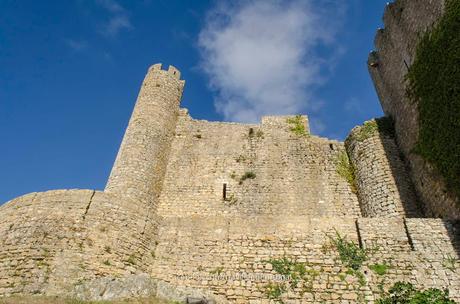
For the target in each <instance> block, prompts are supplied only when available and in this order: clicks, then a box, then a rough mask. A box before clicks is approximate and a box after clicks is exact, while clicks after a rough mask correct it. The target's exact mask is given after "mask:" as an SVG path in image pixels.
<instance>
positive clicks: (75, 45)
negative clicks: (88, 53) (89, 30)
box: [64, 38, 88, 52]
mask: <svg viewBox="0 0 460 304" xmlns="http://www.w3.org/2000/svg"><path fill="white" fill-rule="evenodd" d="M64 42H65V44H66V45H67V46H68V47H69V48H70V49H71V50H72V51H75V52H80V51H84V50H86V49H87V48H88V42H86V41H84V40H75V39H70V38H69V39H65V40H64Z"/></svg>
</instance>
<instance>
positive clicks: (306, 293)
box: [151, 216, 460, 303]
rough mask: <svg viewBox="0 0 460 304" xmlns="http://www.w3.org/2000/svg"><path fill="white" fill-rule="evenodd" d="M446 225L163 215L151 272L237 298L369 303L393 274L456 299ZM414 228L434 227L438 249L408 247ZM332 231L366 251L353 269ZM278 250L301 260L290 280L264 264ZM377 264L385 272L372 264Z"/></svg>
mask: <svg viewBox="0 0 460 304" xmlns="http://www.w3.org/2000/svg"><path fill="white" fill-rule="evenodd" d="M449 225H451V224H450V223H449V222H442V221H440V220H429V221H426V220H425V219H410V222H409V221H408V220H407V222H406V221H404V220H403V219H391V218H387V219H382V218H379V219H376V218H360V219H358V220H356V219H353V218H313V219H309V218H307V217H302V216H300V217H293V218H291V219H290V220H289V221H288V222H286V221H283V220H280V219H277V218H276V217H259V218H257V219H254V218H245V217H238V218H235V217H212V218H211V217H200V216H195V217H185V218H167V219H165V220H164V221H163V222H162V223H161V229H160V230H159V231H160V238H159V244H158V247H157V250H156V252H155V256H156V259H155V263H154V265H153V268H152V272H151V274H152V276H153V277H155V278H157V279H160V280H162V281H164V282H167V283H168V284H171V285H174V286H178V287H180V288H184V287H185V286H186V287H188V288H196V289H200V290H207V291H209V292H212V293H214V294H215V295H217V296H220V297H223V298H225V299H226V300H228V301H230V302H236V303H268V301H269V300H270V297H271V298H272V299H273V297H274V296H279V299H282V300H283V301H285V302H287V303H320V302H323V301H324V302H327V303H364V302H367V303H373V302H374V301H375V299H377V298H379V297H380V294H381V293H382V291H383V290H386V289H387V288H388V287H389V286H391V285H393V284H394V283H395V282H397V281H406V282H412V283H414V284H415V285H417V286H418V287H421V288H428V287H437V288H449V290H450V295H451V297H453V298H454V299H456V300H460V286H457V285H456V283H457V282H459V280H460V274H459V273H458V269H459V266H460V263H459V262H458V251H455V250H454V251H453V252H452V250H451V249H452V248H453V247H452V245H451V244H452V242H450V237H449V233H451V232H453V231H451V232H448V230H442V229H441V228H442V227H453V226H449ZM430 227H432V228H430ZM420 228H423V229H425V231H426V230H427V229H428V230H427V231H429V232H430V233H431V232H434V231H437V233H433V234H432V236H425V239H432V241H425V242H428V243H430V242H437V243H439V245H440V246H439V247H436V252H439V253H441V254H438V253H434V252H432V249H430V248H431V247H430V246H423V247H420V246H419V247H417V246H415V244H416V243H417V240H418V236H417V235H419V234H420V232H418V229H420ZM414 229H415V230H414ZM430 229H431V230H430ZM451 230H452V229H451ZM336 231H337V232H339V233H340V235H342V236H346V238H347V239H348V240H352V241H354V242H355V243H356V244H358V243H359V244H362V246H363V247H364V248H366V249H367V250H368V259H367V260H366V261H365V262H364V263H363V266H362V267H361V269H359V270H358V271H352V270H351V269H350V267H347V266H345V265H344V264H343V263H342V261H341V259H340V256H339V253H338V252H337V250H336V249H335V247H334V246H332V245H331V238H330V237H332V238H336V233H337V232H336ZM449 244H450V245H449ZM444 245H445V246H444ZM449 246H450V247H449ZM422 248H423V249H422ZM447 252H451V254H454V255H453V257H455V258H457V260H455V264H454V268H453V270H451V269H450V268H451V267H449V265H447V264H446V263H445V258H444V257H443V256H446V254H447ZM284 257H285V258H288V259H289V260H290V261H292V262H294V263H297V264H302V265H303V266H304V267H305V274H304V277H303V279H301V280H299V281H298V282H297V284H293V285H291V283H292V280H291V281H283V278H282V277H280V276H279V274H278V273H277V272H276V271H275V270H274V269H273V266H272V264H271V263H269V260H271V259H275V260H278V261H281V259H282V258H284ZM376 265H377V266H380V267H383V268H384V270H385V273H384V274H381V273H380V274H379V273H377V272H376V270H373V269H375V268H376ZM421 272H425V273H424V274H423V275H422V274H421ZM270 288H271V289H270ZM277 288H281V289H280V290H281V291H280V290H278V291H280V293H279V294H277ZM277 299H278V298H277Z"/></svg>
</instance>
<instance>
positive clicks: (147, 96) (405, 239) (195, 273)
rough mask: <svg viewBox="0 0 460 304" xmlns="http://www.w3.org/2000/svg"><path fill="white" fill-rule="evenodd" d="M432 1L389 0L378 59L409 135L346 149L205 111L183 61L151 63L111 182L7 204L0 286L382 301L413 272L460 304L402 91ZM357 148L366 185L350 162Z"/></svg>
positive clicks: (455, 255) (275, 121)
mask: <svg viewBox="0 0 460 304" xmlns="http://www.w3.org/2000/svg"><path fill="white" fill-rule="evenodd" d="M422 2H426V3H423V6H425V7H426V6H427V3H431V4H433V7H432V8H427V9H425V8H422V4H421V3H422ZM422 2H419V1H417V2H414V1H412V2H411V1H408V0H406V1H403V0H401V1H399V2H397V3H396V4H392V5H390V6H389V8H388V9H387V12H386V14H385V23H386V25H387V29H385V30H383V31H380V32H379V34H378V37H377V48H378V53H373V55H372V56H373V57H372V56H371V58H370V65H372V66H374V68H375V67H376V65H375V64H373V62H374V61H376V60H377V59H378V60H377V61H376V62H378V64H377V69H378V72H376V71H377V69H376V71H373V72H372V73H373V78H374V80H375V82H376V87H377V89H378V91H379V95H380V97H381V99H382V104H383V105H384V108H385V112H386V113H387V114H389V115H392V116H394V118H395V122H396V141H395V139H394V138H393V137H391V136H387V135H386V134H385V133H382V132H377V133H373V134H371V136H368V137H366V138H364V139H358V137H359V136H357V133H359V132H360V130H361V128H362V127H360V128H357V129H354V130H353V132H352V134H351V136H350V137H349V139H348V140H347V143H346V145H344V143H341V142H338V141H333V140H328V139H325V138H320V137H317V136H313V135H311V134H309V127H308V119H307V118H306V116H300V117H298V116H268V117H264V118H263V119H262V121H261V123H260V124H246V125H245V124H237V123H223V122H208V121H203V120H194V119H192V118H191V117H190V116H189V115H188V113H187V110H185V109H181V110H180V109H179V102H180V99H181V95H182V89H183V85H184V82H183V81H182V80H180V73H179V71H178V70H177V69H175V68H174V67H170V68H169V69H168V71H164V70H162V69H161V65H154V66H152V67H151V68H150V70H149V72H148V74H147V76H146V78H145V80H144V83H143V84H142V88H141V91H140V94H139V98H138V100H137V103H136V106H135V109H134V111H133V115H132V117H131V120H130V122H129V125H128V128H127V130H126V134H125V136H124V139H123V142H122V144H121V147H120V151H119V153H118V156H117V159H116V161H115V164H114V168H113V170H112V173H111V175H110V178H109V181H108V183H107V187H106V189H105V191H104V192H100V191H93V190H56V191H49V192H44V193H32V194H29V195H26V196H22V197H19V198H17V199H15V200H12V201H10V202H8V203H6V204H5V205H2V206H0V296H5V295H15V294H47V295H73V296H79V297H84V298H89V299H107V298H110V297H116V295H120V294H123V293H120V292H118V293H117V292H113V290H112V289H113V286H118V287H117V288H118V291H120V290H124V291H126V290H128V291H129V292H128V293H124V295H125V296H133V295H135V294H144V295H146V294H145V293H146V292H150V293H156V294H158V295H162V296H165V297H167V298H169V299H176V300H180V301H182V302H183V301H184V300H185V297H186V296H188V295H192V294H193V295H195V294H197V293H198V294H200V293H201V294H206V295H211V296H216V297H217V298H218V299H221V300H222V302H226V301H229V302H235V303H251V304H259V303H260V304H262V303H264V304H265V303H268V302H269V301H270V299H271V300H276V299H275V298H274V293H273V292H274V291H276V290H273V287H274V286H275V285H276V286H278V287H279V286H284V287H286V289H285V290H282V292H281V293H279V294H277V295H276V296H277V298H281V299H283V300H288V302H289V303H318V302H327V303H361V302H362V303H373V302H374V301H375V299H376V298H378V297H379V296H380V295H381V294H382V292H383V291H384V290H386V289H387V288H388V287H389V286H391V285H392V284H393V283H394V282H396V281H409V282H411V283H413V284H415V285H416V286H417V287H420V288H429V287H436V288H447V289H449V291H450V294H451V297H452V298H454V299H456V300H457V301H458V300H460V286H458V282H459V281H460V273H459V271H458V269H459V266H460V262H459V257H460V245H459V239H458V238H459V235H460V227H458V224H456V223H455V222H453V221H448V220H441V219H432V218H431V219H428V218H427V219H424V218H419V217H420V215H421V212H420V210H418V208H417V197H416V195H415V194H414V192H413V191H412V185H411V180H410V178H409V177H408V173H407V172H406V170H405V164H404V162H403V158H402V157H401V156H400V151H399V148H398V145H397V144H396V143H398V144H399V146H401V147H402V151H403V153H404V155H406V158H409V161H410V164H411V168H412V174H415V173H417V172H419V171H417V170H418V169H417V165H416V164H417V163H416V157H415V156H413V155H409V154H408V151H410V147H411V146H410V144H413V143H414V137H413V136H415V135H414V134H413V133H414V131H413V130H415V129H412V130H411V129H410V128H411V127H414V123H416V120H413V119H412V116H410V114H413V111H414V108H413V107H412V106H411V105H407V104H405V103H401V104H398V103H396V101H400V100H402V98H403V97H402V95H401V94H402V93H401V92H402V90H403V88H402V86H401V83H402V82H398V81H399V80H401V79H402V77H403V71H404V70H403V69H404V68H405V64H404V65H402V64H401V62H403V63H404V60H405V59H406V57H405V56H406V55H407V56H408V54H409V55H410V54H413V53H411V52H410V51H405V52H402V51H401V50H402V44H401V41H402V39H403V38H410V39H409V40H408V41H409V42H408V44H409V45H415V42H414V41H415V40H416V39H415V38H414V35H413V32H416V31H417V30H418V29H419V25H420V22H422V21H417V20H418V19H417V18H421V19H423V18H425V19H424V20H425V21H423V22H426V25H428V24H429V23H430V22H429V20H432V21H434V20H435V19H436V16H433V12H429V11H428V10H433V11H434V12H435V13H434V15H437V14H438V13H439V12H441V11H442V5H440V4H439V3H440V2H434V1H429V0H425V1H422ZM401 8H403V9H402V10H401ZM398 14H400V15H398ZM425 15H426V16H425ZM430 18H431V19H430ZM393 19H394V20H393ZM406 19H407V20H406ZM389 20H391V21H389ZM404 20H406V21H404ZM401 22H406V23H407V24H406V23H401ZM393 24H399V25H401V24H404V25H407V26H404V27H393ZM388 33H390V34H388ZM393 40H394V41H393ZM398 41H399V42H398ZM389 42H391V43H389ZM398 43H399V44H398ZM410 49H411V48H407V50H410ZM404 50H406V48H404ZM412 50H413V49H412ZM393 53H397V54H403V55H398V56H399V57H397V56H396V58H398V60H402V61H397V59H394V58H391V55H392V54H393ZM401 56H402V57H401ZM408 60H409V59H407V60H406V63H407V62H409V61H408ZM393 70H394V71H393ZM398 71H399V72H398ZM398 77H399V78H398ZM398 94H399V95H398ZM398 98H399V99H398ZM395 100H396V101H395ZM411 111H412V112H411ZM398 113H401V115H399V116H398V115H395V114H398ZM405 118H407V119H405ZM411 132H412V133H411ZM345 146H346V147H345ZM344 153H347V154H348V156H349V158H350V160H351V163H352V164H353V166H354V167H355V173H356V176H355V177H356V182H357V193H358V195H356V194H355V193H353V186H352V185H350V184H349V181H347V180H346V178H344V177H343V176H341V175H340V174H339V173H338V163H339V159H340V157H341V155H344ZM408 155H409V156H408ZM414 164H415V165H414ZM419 173H420V172H419ZM423 174H425V173H423ZM423 174H422V179H424V181H425V180H427V179H426V176H427V175H423ZM412 177H413V178H412V180H413V181H414V182H415V185H416V189H417V190H418V192H419V193H422V194H421V196H422V200H424V201H426V199H427V195H428V194H427V193H425V192H423V191H422V192H420V191H421V190H420V189H419V188H420V186H421V184H420V183H419V182H418V180H417V179H416V178H414V175H413V176H412ZM431 181H432V180H431ZM430 186H431V184H430ZM439 189H441V188H435V193H439V192H437V191H438V190H439ZM428 197H429V198H433V197H436V194H433V196H430V195H428ZM438 198H439V197H438ZM440 201H442V202H444V203H445V204H444V206H447V207H448V206H449V205H448V199H446V198H445V197H443V198H442V199H440ZM428 206H431V205H429V203H428ZM433 208H434V207H433ZM433 210H434V209H432V210H431V213H435V212H434V211H433ZM429 215H431V214H429ZM339 235H341V236H344V237H346V240H349V241H353V242H354V244H356V246H357V248H359V249H360V250H361V249H363V250H366V251H367V255H368V258H367V259H366V260H365V261H364V262H363V265H362V267H361V268H359V269H355V270H354V271H352V270H351V269H350V266H347V265H346V263H345V262H344V261H343V260H342V257H341V256H340V253H339V252H338V250H337V248H335V246H333V241H332V240H337V238H338V236H339ZM283 258H285V259H288V260H289V261H291V262H295V263H297V264H298V265H301V266H302V267H303V269H304V270H303V271H304V273H303V278H302V280H301V281H299V282H297V283H296V284H295V283H292V280H291V283H292V284H291V283H288V282H283V281H280V280H279V279H280V278H279V277H277V276H276V275H277V273H276V271H275V270H274V269H273V265H272V264H271V263H270V262H269V261H270V260H272V262H273V259H276V260H278V261H279V260H280V259H283ZM376 265H380V266H381V265H385V273H384V274H381V273H380V274H379V273H378V272H377V271H375V266H376ZM132 278H134V279H132ZM136 278H143V279H139V280H138V279H136ZM291 279H292V278H291ZM127 282H131V283H129V284H131V285H129V286H131V287H133V286H134V287H133V288H132V289H131V287H129V286H128V285H126V284H128V283H127ZM133 282H134V283H133ZM139 282H142V284H140V285H139V284H138V283H139ZM274 284H275V285H274ZM279 284H283V285H279ZM110 286H112V287H110ZM138 286H146V287H145V290H139V289H140V287H138ZM270 286H271V288H272V290H271V293H270V292H267V288H268V287H270ZM142 288H144V287H142ZM81 290H84V292H83V293H84V294H85V295H82V293H81ZM107 290H111V291H110V292H107ZM133 290H137V291H136V292H138V293H130V292H131V291H133ZM278 291H280V290H278ZM133 292H134V291H133ZM219 301H220V300H219ZM286 303H287V302H286Z"/></svg>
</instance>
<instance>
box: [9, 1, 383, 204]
mask: <svg viewBox="0 0 460 304" xmlns="http://www.w3.org/2000/svg"><path fill="white" fill-rule="evenodd" d="M385 4H386V0H385V1H381V0H372V1H369V0H346V1H345V0H341V1H340V0H292V1H276V0H273V1H271V0H254V1H249V0H247V1H204V0H194V1H185V0H181V1H179V0H143V1H142V0H137V1H135V0H132V1H122V0H68V1H60V0H44V1H35V0H0V143H1V146H0V203H2V202H5V201H7V200H9V199H12V198H14V197H16V196H19V195H22V194H25V193H28V192H35V191H44V190H50V189H67V188H88V189H103V188H104V185H105V182H106V179H107V177H108V175H109V173H110V169H111V166H112V164H113V161H114V159H115V156H116V153H117V150H118V147H119V144H120V142H121V139H122V136H123V133H124V129H125V127H126V125H127V122H128V119H129V117H130V114H131V111H132V108H133V106H134V102H135V100H136V96H137V93H138V90H139V87H140V84H141V82H142V79H143V77H144V75H145V72H146V71H147V68H148V67H149V66H150V65H151V64H153V63H157V62H162V63H163V64H164V65H169V64H172V65H174V66H176V67H177V68H179V69H180V70H181V72H182V75H183V76H182V77H183V79H185V80H186V87H185V91H184V97H183V101H182V106H183V107H186V108H188V109H189V111H190V113H191V115H192V116H193V117H194V118H197V119H207V120H226V121H241V122H253V121H257V120H258V119H259V118H260V116H261V115H265V114H291V113H302V114H307V115H309V116H310V120H311V125H312V129H313V133H314V134H317V135H320V136H325V137H330V138H335V139H342V140H343V139H344V138H345V137H346V135H347V134H348V132H349V131H350V130H351V128H352V127H354V126H355V125H358V124H361V123H362V122H363V121H365V120H367V119H370V118H372V117H377V116H381V115H382V112H381V108H380V105H379V103H378V99H377V97H376V94H375V91H374V88H373V85H372V83H371V81H370V78H369V75H368V73H367V66H366V59H367V54H368V53H369V51H371V50H372V49H373V39H374V34H375V31H376V29H377V28H378V27H380V26H381V17H382V14H383V9H384V6H385Z"/></svg>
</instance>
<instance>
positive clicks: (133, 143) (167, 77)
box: [105, 64, 185, 207]
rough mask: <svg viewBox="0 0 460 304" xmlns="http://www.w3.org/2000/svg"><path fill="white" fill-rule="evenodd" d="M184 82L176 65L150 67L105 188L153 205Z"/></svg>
mask: <svg viewBox="0 0 460 304" xmlns="http://www.w3.org/2000/svg"><path fill="white" fill-rule="evenodd" d="M184 84H185V81H184V80H180V72H179V70H177V69H176V68H175V67H173V66H169V68H168V70H167V71H165V70H162V69H161V64H155V65H153V66H152V67H150V69H149V71H148V73H147V75H146V76H145V79H144V82H143V84H142V87H141V90H140V93H139V97H138V99H137V102H136V105H135V107H134V111H133V114H132V116H131V119H130V121H129V124H128V128H127V129H126V132H125V135H124V138H123V141H122V143H121V146H120V150H119V151H118V155H117V158H116V160H115V164H114V166H113V168H112V172H111V174H110V177H109V180H108V182H107V185H106V188H105V191H106V192H109V193H114V194H117V195H120V196H124V197H129V198H131V199H133V200H135V201H138V202H139V203H141V204H143V205H145V207H152V205H154V204H155V203H156V198H157V197H158V195H159V194H160V191H161V184H162V180H163V176H164V173H165V170H166V165H167V156H168V151H169V149H170V146H171V141H172V139H173V137H174V130H175V128H176V122H177V117H178V113H179V103H180V100H181V97H182V91H183V88H184Z"/></svg>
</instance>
